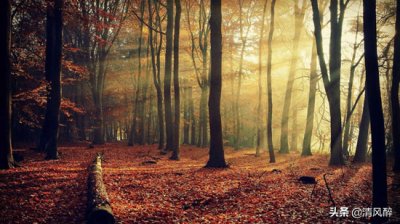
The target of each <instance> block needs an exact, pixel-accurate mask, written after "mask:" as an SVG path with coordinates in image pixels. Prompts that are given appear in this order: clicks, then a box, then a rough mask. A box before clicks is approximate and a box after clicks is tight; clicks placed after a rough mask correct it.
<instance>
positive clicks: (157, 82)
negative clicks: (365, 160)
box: [147, 0, 164, 149]
mask: <svg viewBox="0 0 400 224" xmlns="http://www.w3.org/2000/svg"><path fill="white" fill-rule="evenodd" d="M147 3H148V11H149V13H148V14H149V15H153V13H152V6H151V0H148V1H147ZM156 10H157V12H158V9H157V8H156ZM157 20H158V21H157V25H158V28H159V29H160V30H161V24H160V17H159V14H158V13H157ZM149 24H150V25H152V24H153V17H152V16H149ZM149 42H150V43H149V44H150V50H151V64H152V71H153V82H154V87H155V88H156V94H157V118H158V149H163V147H164V116H163V108H162V106H163V105H162V104H163V96H162V92H161V78H160V66H161V65H160V52H161V45H162V34H160V38H159V40H158V43H157V41H154V36H153V30H152V29H151V28H150V27H149ZM154 44H156V45H158V48H157V52H156V49H154ZM156 61H157V62H156Z"/></svg>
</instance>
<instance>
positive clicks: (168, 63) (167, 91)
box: [164, 0, 174, 152]
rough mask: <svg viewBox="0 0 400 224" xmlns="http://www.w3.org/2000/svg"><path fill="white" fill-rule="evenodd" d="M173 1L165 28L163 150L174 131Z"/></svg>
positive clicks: (170, 143)
mask: <svg viewBox="0 0 400 224" xmlns="http://www.w3.org/2000/svg"><path fill="white" fill-rule="evenodd" d="M173 19H174V1H173V0H167V30H166V34H167V35H166V36H167V37H166V38H167V39H166V45H165V77H164V100H165V103H164V108H165V125H166V135H167V144H166V146H165V149H164V151H165V152H167V151H170V150H172V148H173V141H174V133H173V131H174V130H173V124H172V105H171V104H172V102H171V68H172V45H173V42H172V40H173V30H174V27H173V26H174V20H173Z"/></svg>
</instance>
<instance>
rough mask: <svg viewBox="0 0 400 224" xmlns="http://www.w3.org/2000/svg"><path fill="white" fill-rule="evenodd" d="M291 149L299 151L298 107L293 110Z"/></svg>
mask: <svg viewBox="0 0 400 224" xmlns="http://www.w3.org/2000/svg"><path fill="white" fill-rule="evenodd" d="M290 150H291V151H297V108H296V107H294V108H293V110H292V136H291V141H290Z"/></svg>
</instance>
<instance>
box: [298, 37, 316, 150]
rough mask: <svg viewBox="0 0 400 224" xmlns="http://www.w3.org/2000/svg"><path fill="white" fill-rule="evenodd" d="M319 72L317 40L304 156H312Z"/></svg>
mask: <svg viewBox="0 0 400 224" xmlns="http://www.w3.org/2000/svg"><path fill="white" fill-rule="evenodd" d="M317 83H318V74H317V47H316V45H315V40H314V41H313V45H312V50H311V64H310V88H309V93H308V106H307V121H306V130H305V133H304V139H303V149H302V152H301V155H302V156H311V155H312V153H311V137H312V132H313V126H314V111H315V94H316V92H317Z"/></svg>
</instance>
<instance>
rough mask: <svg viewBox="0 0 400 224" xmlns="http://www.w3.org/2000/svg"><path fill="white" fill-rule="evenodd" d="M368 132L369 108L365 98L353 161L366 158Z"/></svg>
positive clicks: (363, 160) (361, 161)
mask: <svg viewBox="0 0 400 224" xmlns="http://www.w3.org/2000/svg"><path fill="white" fill-rule="evenodd" d="M368 133H369V109H368V102H367V98H365V100H364V106H363V112H362V115H361V121H360V126H359V132H358V139H357V146H356V153H355V155H354V158H353V163H363V162H365V161H366V158H367V149H368Z"/></svg>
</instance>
